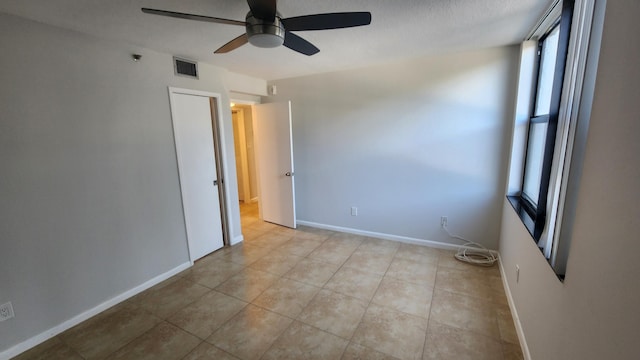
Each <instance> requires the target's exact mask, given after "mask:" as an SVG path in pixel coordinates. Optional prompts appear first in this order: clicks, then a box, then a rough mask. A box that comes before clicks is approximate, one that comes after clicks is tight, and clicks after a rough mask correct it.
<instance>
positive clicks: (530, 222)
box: [507, 196, 539, 243]
mask: <svg viewBox="0 0 640 360" xmlns="http://www.w3.org/2000/svg"><path fill="white" fill-rule="evenodd" d="M507 200H509V203H510V204H511V206H512V207H513V210H515V211H516V214H518V217H520V220H522V223H523V224H524V227H525V228H527V231H529V234H531V237H532V238H533V240H534V241H535V242H536V243H537V242H538V240H539V237H538V239H536V236H535V233H536V221H535V220H534V219H533V218H532V217H531V215H529V213H528V212H527V211H526V210H525V208H524V205H523V204H522V201H523V200H522V198H521V197H520V196H507Z"/></svg>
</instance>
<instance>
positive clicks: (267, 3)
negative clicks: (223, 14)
mask: <svg viewBox="0 0 640 360" xmlns="http://www.w3.org/2000/svg"><path fill="white" fill-rule="evenodd" d="M276 2H277V1H276V0H247V3H248V4H249V8H250V9H251V13H252V14H253V16H254V17H256V18H258V19H262V20H266V21H274V20H275V19H276Z"/></svg>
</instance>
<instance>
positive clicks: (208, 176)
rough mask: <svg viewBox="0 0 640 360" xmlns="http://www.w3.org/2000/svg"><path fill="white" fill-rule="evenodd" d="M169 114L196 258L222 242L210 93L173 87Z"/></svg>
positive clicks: (192, 255) (193, 257) (192, 252)
mask: <svg viewBox="0 0 640 360" xmlns="http://www.w3.org/2000/svg"><path fill="white" fill-rule="evenodd" d="M171 114H172V117H173V129H174V134H175V141H176V153H177V156H178V170H179V173H180V188H181V190H182V204H183V209H184V220H185V224H186V227H187V241H188V245H189V257H190V258H191V261H195V260H197V259H199V258H201V257H203V256H205V255H207V254H209V253H211V252H213V251H215V250H217V249H219V248H221V247H222V246H223V237H222V218H221V217H220V199H219V197H218V180H217V175H216V163H215V154H214V148H213V132H212V127H211V123H212V122H211V116H212V114H211V105H210V102H209V97H208V96H200V95H192V94H183V93H177V92H173V90H172V92H171Z"/></svg>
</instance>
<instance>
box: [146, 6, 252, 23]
mask: <svg viewBox="0 0 640 360" xmlns="http://www.w3.org/2000/svg"><path fill="white" fill-rule="evenodd" d="M142 12H143V13H147V14H154V15H161V16H169V17H174V18H178V19H187V20H196V21H205V22H212V23H218V24H227V25H241V26H245V25H246V23H245V22H244V21H237V20H229V19H221V18H217V17H211V16H203V15H194V14H185V13H180V12H175V11H167V10H158V9H149V8H142Z"/></svg>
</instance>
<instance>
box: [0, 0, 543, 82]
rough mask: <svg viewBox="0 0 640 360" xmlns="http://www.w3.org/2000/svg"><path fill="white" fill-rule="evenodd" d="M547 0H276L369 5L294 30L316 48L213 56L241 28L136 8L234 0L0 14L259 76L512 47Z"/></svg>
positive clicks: (298, 10) (234, 14)
mask: <svg viewBox="0 0 640 360" xmlns="http://www.w3.org/2000/svg"><path fill="white" fill-rule="evenodd" d="M550 2H551V0H396V1H391V0H280V1H278V11H279V12H280V13H281V14H282V17H283V18H286V17H292V16H300V15H308V14H315V13H324V12H342V11H370V12H371V14H372V22H371V25H369V26H364V27H358V28H349V29H337V30H325V31H306V32H297V34H298V35H300V36H302V37H304V38H305V39H307V40H308V41H310V42H312V43H313V44H314V45H316V46H317V47H318V48H319V49H320V53H318V54H316V55H314V56H311V57H307V56H305V55H301V54H298V53H296V52H293V51H291V50H289V49H287V48H285V47H279V48H275V49H261V48H256V47H253V46H251V45H249V44H247V45H244V46H243V47H241V48H239V49H237V50H235V51H233V52H231V53H228V54H213V50H215V49H217V48H218V47H220V46H221V45H223V44H225V43H226V42H227V41H229V40H231V39H233V38H234V37H236V36H238V35H240V34H242V33H243V32H244V28H243V27H241V26H233V25H223V24H213V23H203V22H198V21H189V20H182V19H174V18H165V17H160V16H156V15H149V14H144V13H142V12H141V11H140V8H141V7H150V8H157V9H163V10H171V11H178V12H186V13H194V14H200V15H206V16H215V17H221V18H228V19H234V20H242V21H244V17H245V15H246V13H247V11H248V6H247V4H246V2H245V1H243V0H184V1H175V0H174V1H171V0H2V1H0V12H5V13H9V14H13V15H17V16H21V17H24V18H28V19H32V20H35V21H38V22H42V23H46V24H51V25H54V26H58V27H62V28H67V29H72V30H76V31H79V32H83V33H87V34H91V35H94V36H98V37H102V38H107V39H112V40H118V41H126V42H129V43H132V44H134V45H137V46H141V47H144V48H149V49H153V50H158V51H162V52H166V53H170V54H174V55H179V56H182V57H186V58H190V59H194V60H198V61H201V62H206V63H210V64H213V65H217V66H220V67H223V68H227V69H229V70H231V71H234V72H238V73H242V74H246V75H251V76H255V77H258V78H262V79H266V80H274V79H281V78H287V77H294V76H301V75H308V74H316V73H323V72H329V71H336V70H342V69H348V68H354V67H361V66H367V65H372V64H380V63H388V62H393V61H397V60H401V59H406V58H414V57H419V56H424V55H429V54H434V53H439V52H447V51H457V50H465V49H477V48H484V47H493V46H502V45H507V44H515V43H518V42H520V41H522V40H523V39H524V37H525V36H526V35H527V33H528V32H529V30H530V29H531V28H532V27H533V26H534V25H535V23H536V21H537V20H538V19H539V18H540V17H541V16H542V14H543V13H544V10H545V9H546V8H547V6H548V5H549V3H550Z"/></svg>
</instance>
